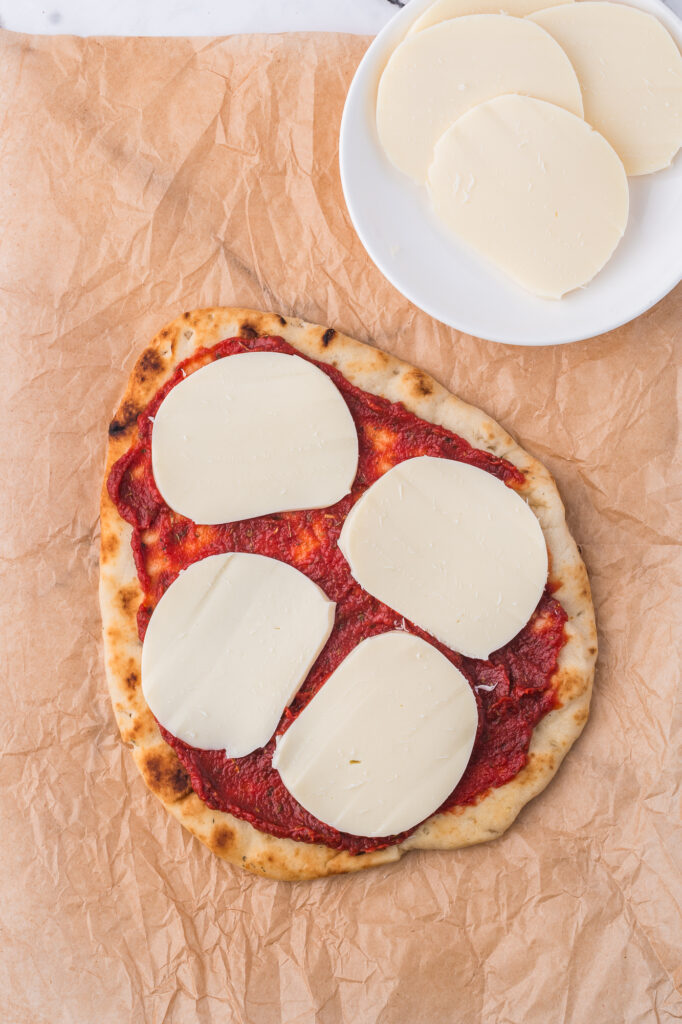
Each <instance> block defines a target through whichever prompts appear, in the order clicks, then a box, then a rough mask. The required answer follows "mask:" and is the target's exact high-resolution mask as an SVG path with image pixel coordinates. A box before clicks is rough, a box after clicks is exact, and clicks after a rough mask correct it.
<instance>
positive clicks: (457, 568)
mask: <svg viewBox="0 0 682 1024" xmlns="http://www.w3.org/2000/svg"><path fill="white" fill-rule="evenodd" d="M339 547H340V549H341V551H342V552H343V554H344V556H345V558H346V559H347V561H348V564H349V565H350V570H351V573H352V574H353V577H354V578H355V579H356V580H357V582H358V583H359V584H360V586H362V587H364V588H365V590H367V591H368V592H369V593H370V594H372V595H373V596H374V597H376V598H378V599H379V600H380V601H383V602H384V604H387V605H388V606H389V607H390V608H392V609H394V610H395V611H396V612H398V613H399V614H400V615H403V616H405V618H407V619H409V620H410V621H411V622H413V623H415V624H416V625H418V626H421V628H422V629H425V630H427V631H428V632H429V633H431V634H432V635H433V636H434V637H436V639H438V640H440V641H441V642H442V643H444V644H446V645H447V646H448V647H450V648H451V649H452V650H454V651H458V652H459V653H460V654H465V655H467V656H469V657H471V658H487V657H488V656H489V655H490V654H491V652H492V651H496V650H498V649H499V648H500V647H502V646H503V645H504V644H506V643H508V642H509V641H510V640H511V639H512V638H513V637H515V636H516V634H517V633H518V632H519V631H520V630H521V629H522V628H523V626H525V624H526V623H527V621H528V619H529V618H530V616H531V615H532V613H533V611H534V610H535V607H536V606H537V603H538V601H539V600H540V597H541V596H542V592H543V590H544V587H545V584H546V582H547V570H548V561H547V546H546V544H545V538H544V536H543V533H542V529H541V528H540V523H539V522H538V520H537V518H536V516H535V515H534V513H533V512H532V511H531V509H530V508H529V507H528V505H527V504H526V503H525V501H524V500H523V498H521V497H519V495H518V494H517V493H516V492H515V491H513V490H511V488H509V487H507V486H506V485H505V484H503V483H502V482H501V481H500V480H498V479H496V477H494V476H492V475H491V474H490V473H486V472H485V471H484V470H482V469H476V468H475V467H473V466H467V465H465V464H464V463H462V462H452V461H450V460H449V459H438V458H432V457H430V456H422V457H420V458H416V459H408V460H407V461H406V462H401V463H400V464H399V465H397V466H394V468H393V469H391V470H389V472H388V473H386V474H385V475H384V476H382V477H380V478H379V479H378V480H377V481H376V483H374V484H372V486H371V487H370V488H369V489H368V490H367V491H365V493H364V494H363V496H362V497H361V498H360V499H359V501H357V502H356V504H355V505H354V506H353V508H352V509H351V511H350V514H349V515H348V517H347V518H346V521H345V523H344V525H343V529H342V531H341V536H340V538H339Z"/></svg>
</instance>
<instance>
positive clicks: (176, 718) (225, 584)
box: [142, 554, 335, 757]
mask: <svg viewBox="0 0 682 1024" xmlns="http://www.w3.org/2000/svg"><path fill="white" fill-rule="evenodd" d="M334 609H335V605H334V604H333V602H331V601H329V600H328V598H327V597H326V595H325V594H324V593H323V591H322V590H320V588H319V587H318V586H316V584H314V583H313V582H312V580H309V579H308V577H307V576H304V575H303V573H301V572H299V571H298V569H294V568H293V567H292V566H290V565H286V564H285V563H284V562H278V561H277V560H276V559H274V558H265V557H264V556H262V555H250V554H224V555H211V556H210V557H209V558H204V559H203V560H202V561H200V562H194V564H193V565H190V567H189V568H188V569H186V570H185V571H184V572H182V573H180V575H179V576H178V578H177V579H176V580H175V582H174V583H172V584H171V585H170V587H169V588H168V590H167V591H166V592H165V594H164V595H163V597H162V598H161V600H160V601H159V603H158V605H157V606H156V608H155V609H154V613H153V615H152V617H151V620H150V622H149V626H148V627H147V633H146V635H145V638H144V644H143V647H142V692H143V693H144V697H145V700H146V701H147V704H148V705H149V707H150V708H151V710H152V712H153V714H154V715H155V716H156V718H157V719H158V721H159V722H160V723H161V725H162V726H163V727H164V728H165V729H167V730H168V731H169V732H171V733H172V734H173V735H174V736H177V738H178V739H180V740H183V741H184V742H185V743H189V744H191V745H192V746H193V747H199V748H200V749H201V750H225V751H226V752H227V754H228V756H229V757H244V756H245V755H246V754H249V753H251V751H252V750H256V749H257V748H258V747H262V746H264V744H266V743H267V742H268V740H269V739H270V737H271V736H272V734H273V732H274V731H275V729H276V728H277V723H278V722H279V720H280V718H281V716H282V712H283V711H284V709H285V707H286V706H287V705H288V704H289V703H290V702H291V701H292V700H293V698H294V696H295V694H296V692H297V691H298V689H299V687H300V685H301V683H302V682H303V681H304V679H305V678H306V676H307V674H308V671H309V670H310V667H311V666H312V664H313V662H314V661H315V659H316V658H317V656H318V654H319V653H320V651H321V650H322V648H323V647H324V645H325V643H326V642H327V638H328V637H329V634H330V633H331V631H332V626H333V624H334Z"/></svg>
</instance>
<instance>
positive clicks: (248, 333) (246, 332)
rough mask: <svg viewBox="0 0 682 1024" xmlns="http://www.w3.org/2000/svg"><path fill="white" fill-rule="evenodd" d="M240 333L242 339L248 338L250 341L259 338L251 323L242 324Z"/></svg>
mask: <svg viewBox="0 0 682 1024" xmlns="http://www.w3.org/2000/svg"><path fill="white" fill-rule="evenodd" d="M239 333H240V335H241V336H242V338H247V339H249V340H251V339H253V338H257V337H258V331H257V330H256V328H255V327H252V326H251V324H249V323H246V324H242V325H241V327H240V328H239Z"/></svg>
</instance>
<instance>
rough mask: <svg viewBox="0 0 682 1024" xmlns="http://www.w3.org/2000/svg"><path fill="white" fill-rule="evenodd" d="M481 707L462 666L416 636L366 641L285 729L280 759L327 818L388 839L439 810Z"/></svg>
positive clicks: (286, 779) (289, 783) (306, 799)
mask: <svg viewBox="0 0 682 1024" xmlns="http://www.w3.org/2000/svg"><path fill="white" fill-rule="evenodd" d="M477 726H478V711H477V708H476V700H475V698H474V695H473V693H472V690H471V687H470V686H469V684H468V683H467V681H466V679H465V678H464V676H463V675H462V673H461V672H460V671H459V670H458V669H456V668H455V667H454V665H452V664H450V662H449V661H448V660H447V658H445V657H444V656H443V655H442V654H441V653H440V652H439V651H437V650H436V648H435V647H432V646H431V644H428V643H426V641H424V640H421V639H420V638H419V637H416V636H412V635H410V634H409V633H404V632H393V633H383V634H382V635H381V636H375V637H371V638H370V639H368V640H363V641H362V643H360V644H358V646H357V647H356V648H355V650H353V651H352V652H351V653H350V654H349V655H348V657H347V658H346V659H345V661H343V662H342V663H341V665H339V667H338V668H337V669H336V671H335V672H333V673H332V675H331V676H330V677H329V679H328V680H327V682H326V683H325V684H324V686H323V687H322V689H321V690H319V691H318V693H317V694H316V695H315V696H314V697H313V699H312V700H311V702H310V703H309V704H308V705H307V707H305V708H304V710H303V711H302V712H301V714H300V715H299V717H298V718H297V719H296V720H295V721H294V722H293V724H292V725H291V726H290V727H289V729H288V730H287V731H286V732H285V733H284V735H283V736H281V737H279V738H278V741H277V747H276V750H275V755H274V757H273V761H272V763H273V765H274V767H275V768H276V769H277V771H278V772H279V774H280V776H281V778H282V782H283V783H284V785H285V786H286V788H287V789H288V790H289V792H290V793H291V795H292V796H293V797H294V798H295V799H296V800H298V802H299V803H300V804H301V805H302V806H303V807H305V809H306V810H307V811H309V812H310V813H311V814H314V815H315V817H316V818H319V820H320V821H323V822H325V823H326V824H327V825H331V826H332V827H333V828H336V829H338V830H339V831H340V832H349V833H351V834H352V835H356V836H389V835H395V834H396V833H398V832H403V831H405V829H408V828H412V826H413V825H417V824H419V822H420V821H423V820H424V819H425V818H428V817H429V815H431V814H433V812H434V811H436V810H437V809H438V807H440V805H441V804H442V803H443V801H444V800H445V799H446V798H447V797H448V796H449V795H450V793H452V791H453V789H454V788H455V786H456V785H457V783H458V782H459V780H460V779H461V777H462V775H463V774H464V770H465V768H466V766H467V764H468V762H469V758H470V757H471V751H472V749H473V746H474V740H475V739H476V729H477Z"/></svg>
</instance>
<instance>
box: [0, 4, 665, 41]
mask: <svg viewBox="0 0 682 1024" xmlns="http://www.w3.org/2000/svg"><path fill="white" fill-rule="evenodd" d="M666 2H667V4H668V6H669V7H671V8H672V10H673V11H675V12H676V13H677V14H678V15H680V16H681V17H682V0H666ZM397 10H398V8H397V7H396V6H394V5H393V4H391V3H389V0H198V2H197V0H195V2H194V3H193V2H192V0H0V26H2V27H3V28H9V29H12V30H14V31H15V32H36V33H41V34H58V35H70V34H73V35H85V36H87V35H130V36H135V35H140V36H203V35H208V36H221V35H231V34H232V33H235V32H297V31H299V32H300V31H318V32H354V33H357V34H359V35H374V34H376V33H377V32H378V31H379V30H380V29H381V28H383V26H384V25H385V24H386V23H387V22H388V21H389V20H390V18H391V16H392V15H393V14H394V13H395V12H396V11H397Z"/></svg>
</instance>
